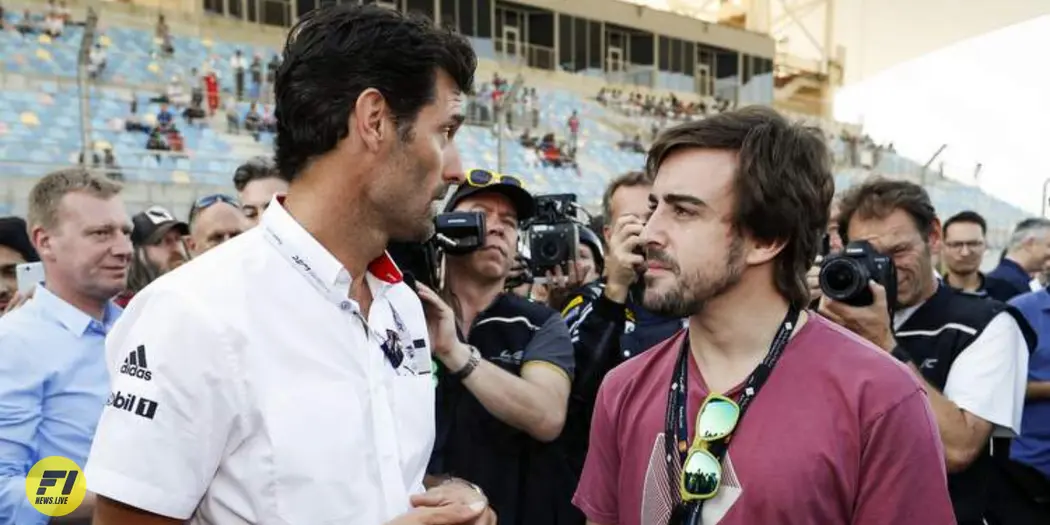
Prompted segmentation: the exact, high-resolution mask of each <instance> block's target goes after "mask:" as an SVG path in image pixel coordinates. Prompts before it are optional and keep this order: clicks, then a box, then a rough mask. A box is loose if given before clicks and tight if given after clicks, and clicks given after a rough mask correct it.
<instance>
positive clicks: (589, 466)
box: [572, 382, 621, 525]
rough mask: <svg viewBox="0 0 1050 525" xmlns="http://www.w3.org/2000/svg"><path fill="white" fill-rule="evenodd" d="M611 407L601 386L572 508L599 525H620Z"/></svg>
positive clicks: (617, 459) (616, 431)
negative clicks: (588, 444) (585, 458)
mask: <svg viewBox="0 0 1050 525" xmlns="http://www.w3.org/2000/svg"><path fill="white" fill-rule="evenodd" d="M612 404H613V396H612V395H611V394H610V392H609V383H608V382H606V383H603V384H602V386H601V388H599V389H598V400H597V401H596V403H595V406H594V417H593V419H592V420H591V438H590V448H588V450H587V460H586V461H585V462H584V464H583V474H581V475H580V483H579V485H578V486H577V487H576V495H575V496H574V497H573V498H572V503H573V505H576V508H578V509H580V511H582V512H583V514H584V515H585V516H587V519H588V520H590V521H592V522H594V523H599V524H602V525H616V524H618V523H620V511H619V505H618V502H619V499H620V497H619V494H618V492H617V487H618V486H619V484H620V454H619V452H618V451H619V447H618V446H617V443H616V438H617V437H618V436H619V435H620V432H621V429H619V428H617V421H618V420H617V418H616V416H615V415H614V414H613V410H614V407H613V406H612Z"/></svg>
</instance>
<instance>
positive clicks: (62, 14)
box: [54, 0, 73, 25]
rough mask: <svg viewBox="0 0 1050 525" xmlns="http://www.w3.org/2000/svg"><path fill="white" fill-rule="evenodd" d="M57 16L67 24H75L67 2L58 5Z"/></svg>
mask: <svg viewBox="0 0 1050 525" xmlns="http://www.w3.org/2000/svg"><path fill="white" fill-rule="evenodd" d="M54 12H55V15H56V16H58V17H59V18H61V19H62V22H63V23H65V24H67V25H68V24H70V23H72V22H73V12H72V11H70V10H69V6H68V5H66V2H65V0H63V1H62V2H59V3H58V7H57V8H55V10H54Z"/></svg>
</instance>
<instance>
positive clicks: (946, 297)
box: [820, 179, 1034, 525]
mask: <svg viewBox="0 0 1050 525" xmlns="http://www.w3.org/2000/svg"><path fill="white" fill-rule="evenodd" d="M841 206H842V209H841V215H840V218H839V226H840V230H841V231H842V233H843V234H844V237H845V238H846V240H847V241H849V243H848V244H847V245H846V248H845V251H844V255H843V257H844V258H852V259H854V261H855V262H857V263H859V264H857V266H863V267H865V268H867V269H868V271H867V272H865V273H871V274H872V276H873V279H872V282H870V283H868V285H867V286H864V283H866V282H868V279H867V278H866V277H867V276H865V275H861V274H860V273H858V274H857V276H856V277H850V276H848V275H842V274H840V275H838V276H837V278H833V277H829V276H827V275H824V274H826V273H830V272H828V271H827V269H828V266H827V265H828V263H826V266H825V269H824V270H825V271H823V272H822V276H821V279H822V280H821V282H822V287H823V288H824V292H825V296H824V297H823V298H822V299H821V305H820V312H821V313H822V314H823V315H825V316H826V317H828V318H829V319H831V320H833V321H835V322H837V323H838V324H840V325H842V326H844V327H846V328H848V329H850V330H852V331H853V332H855V333H857V334H859V335H861V336H863V337H864V338H866V339H868V340H869V341H871V342H872V343H875V344H876V345H877V346H879V347H880V348H882V349H883V350H885V351H886V352H889V353H892V355H893V356H894V357H896V358H897V359H899V360H900V361H902V362H903V363H904V364H905V365H906V366H907V367H908V368H909V369H910V370H911V371H912V372H913V373H914V374H915V376H916V377H918V378H919V379H920V380H921V381H922V384H923V386H924V388H925V390H926V392H927V394H928V396H929V400H930V405H931V407H932V408H933V412H934V415H935V417H936V420H937V426H938V428H939V429H940V435H941V440H942V442H943V445H944V451H945V462H946V465H947V470H948V473H949V475H948V486H949V491H950V493H951V496H952V504H953V506H954V509H955V515H956V518H957V520H958V522H959V524H960V525H971V524H972V525H977V524H980V523H983V520H984V518H985V516H986V512H987V506H988V496H987V493H988V490H989V486H988V485H989V481H990V480H989V478H990V476H991V475H992V463H991V456H990V450H989V439H990V438H991V437H992V436H993V435H1001V436H1007V437H1009V436H1014V435H1016V434H1017V433H1018V432H1019V431H1020V424H1021V410H1022V408H1023V401H1024V389H1025V376H1026V373H1027V370H1028V352H1029V350H1028V349H1029V348H1030V346H1031V344H1032V342H1033V341H1034V335H1033V334H1032V331H1031V329H1030V328H1029V326H1028V323H1027V322H1025V321H1024V319H1023V317H1022V316H1021V315H1020V314H1019V313H1018V312H1017V311H1016V310H1015V309H1014V308H1013V307H1010V306H1007V305H1005V304H1003V303H1000V302H997V301H990V300H987V299H985V298H982V297H978V296H976V295H973V294H968V293H962V292H957V291H955V290H953V289H952V288H951V287H949V286H947V285H944V284H943V283H941V282H940V281H939V280H938V279H937V278H936V276H935V274H934V271H933V262H932V258H931V255H932V254H933V253H935V252H936V251H937V250H939V249H940V245H941V224H940V221H939V220H938V219H937V216H936V213H935V211H934V208H933V205H932V204H931V203H930V198H929V196H928V195H927V194H926V191H925V190H923V188H922V187H920V186H918V185H917V184H914V183H911V182H907V181H900V180H886V179H873V180H869V181H867V182H865V183H864V184H861V185H860V186H856V187H854V188H851V189H850V190H849V191H847V193H846V194H845V195H844V196H843V198H842V202H841ZM857 241H867V242H869V243H870V247H871V248H870V249H867V250H865V249H861V247H860V245H859V244H856V242H857ZM882 254H886V255H882ZM832 260H834V259H830V258H829V263H830V262H831V261H832ZM840 260H841V259H840ZM891 261H892V262H891ZM836 264H837V263H836ZM879 268H885V269H887V270H888V272H887V271H882V270H880V269H879ZM894 268H895V273H896V277H895V278H894V277H893V275H894V273H893V272H894ZM850 280H855V282H856V283H857V284H858V288H857V296H860V295H863V294H865V293H867V292H869V291H870V296H869V300H870V304H868V305H867V306H857V304H860V303H861V302H863V301H857V300H854V298H851V297H842V295H844V294H841V293H839V292H841V291H842V290H839V289H837V288H836V289H835V290H832V292H829V291H828V287H827V286H824V285H826V284H828V283H829V282H831V283H833V284H834V285H837V284H840V283H843V282H847V281H850ZM880 281H881V282H880ZM891 281H892V282H891ZM834 287H835V286H833V288H834ZM861 287H863V288H861ZM893 288H896V293H892V289H893ZM887 289H889V290H891V292H890V293H889V295H890V297H889V298H887ZM828 295H836V296H838V297H839V299H840V300H832V299H831V298H829V297H828ZM887 301H889V302H887ZM850 303H852V304H850ZM891 310H892V322H891V314H890V312H891Z"/></svg>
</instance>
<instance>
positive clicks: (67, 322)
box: [33, 285, 121, 337]
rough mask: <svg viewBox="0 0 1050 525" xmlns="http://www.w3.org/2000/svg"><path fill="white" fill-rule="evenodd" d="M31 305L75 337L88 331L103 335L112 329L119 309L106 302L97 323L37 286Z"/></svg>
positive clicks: (118, 314)
mask: <svg viewBox="0 0 1050 525" xmlns="http://www.w3.org/2000/svg"><path fill="white" fill-rule="evenodd" d="M33 304H34V305H36V308H38V309H39V311H41V312H44V313H45V315H48V316H50V317H52V318H53V319H54V320H55V321H58V324H60V325H62V326H63V327H64V328H65V329H66V330H69V332H70V333H72V334H73V335H75V336H77V337H82V336H84V335H86V334H87V333H88V332H89V331H91V332H97V333H100V334H102V335H105V334H106V333H108V332H109V329H110V328H112V327H113V323H115V322H116V320H117V317H119V316H120V312H121V309H120V307H119V306H117V305H116V304H114V303H113V302H112V301H107V302H106V309H105V311H104V312H103V315H102V321H101V322H99V321H98V320H96V319H95V318H93V317H91V316H90V315H88V314H86V313H84V311H83V310H80V309H79V308H77V307H75V306H73V305H71V304H69V303H67V302H66V301H65V300H64V299H62V298H61V297H59V296H57V295H55V294H54V293H52V292H51V290H48V289H47V288H45V287H43V286H39V285H38V286H37V287H36V290H34V291H33Z"/></svg>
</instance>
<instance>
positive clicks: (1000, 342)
mask: <svg viewBox="0 0 1050 525" xmlns="http://www.w3.org/2000/svg"><path fill="white" fill-rule="evenodd" d="M1027 374H1028V345H1027V343H1026V342H1025V339H1024V336H1023V335H1022V333H1021V328H1020V327H1019V326H1018V325H1017V321H1015V320H1014V318H1013V316H1012V315H1010V313H1009V312H1000V313H999V314H998V315H996V316H995V317H994V318H993V319H992V321H991V322H990V323H988V326H986V327H985V328H984V331H983V332H981V334H980V335H979V336H977V339H975V340H974V341H973V342H972V343H970V346H968V347H966V349H964V350H963V351H962V353H960V354H959V357H957V358H956V359H955V362H954V363H952V368H951V370H950V371H949V372H948V380H947V381H946V382H945V384H944V396H945V397H947V398H948V399H950V400H951V401H952V402H953V403H955V404H956V405H958V407H959V408H961V409H963V410H965V411H967V412H969V413H971V414H973V415H975V416H977V417H979V418H981V419H983V420H985V421H988V422H989V423H991V424H992V425H994V427H995V430H994V432H993V435H995V436H1000V437H1013V436H1016V435H1018V434H1020V433H1021V414H1022V412H1023V410H1024V395H1025V387H1026V386H1027V377H1026V376H1027Z"/></svg>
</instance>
